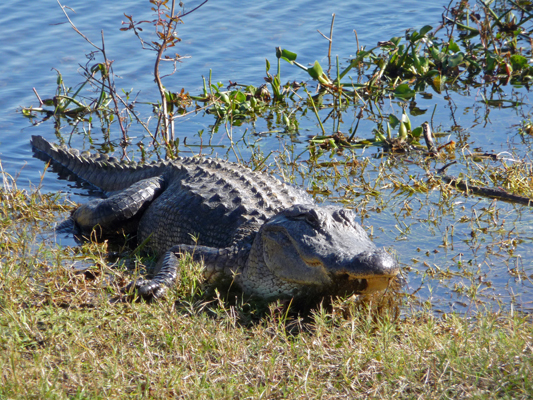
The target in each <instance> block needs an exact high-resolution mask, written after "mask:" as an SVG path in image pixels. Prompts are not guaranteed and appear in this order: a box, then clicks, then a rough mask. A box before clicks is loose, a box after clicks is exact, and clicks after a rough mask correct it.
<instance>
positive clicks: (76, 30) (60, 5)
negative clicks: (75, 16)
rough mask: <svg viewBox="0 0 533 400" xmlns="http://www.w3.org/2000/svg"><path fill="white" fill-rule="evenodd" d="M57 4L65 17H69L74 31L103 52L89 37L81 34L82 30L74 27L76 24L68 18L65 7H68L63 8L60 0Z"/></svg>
mask: <svg viewBox="0 0 533 400" xmlns="http://www.w3.org/2000/svg"><path fill="white" fill-rule="evenodd" d="M57 4H59V7H61V10H62V11H63V13H64V14H65V17H67V19H68V22H69V23H70V26H71V27H72V29H74V31H75V32H76V33H77V34H78V35H80V36H81V37H82V38H84V39H85V40H86V41H87V42H88V43H89V44H90V45H91V46H93V47H94V48H96V49H98V50H100V51H102V49H101V48H99V47H98V46H97V45H95V44H94V43H93V42H91V41H90V40H89V38H88V37H87V36H85V35H84V34H83V33H81V32H80V30H79V29H78V28H76V25H74V22H72V21H71V20H70V18H69V16H68V14H67V12H66V11H65V7H66V6H63V5H62V4H61V3H60V2H59V0H57Z"/></svg>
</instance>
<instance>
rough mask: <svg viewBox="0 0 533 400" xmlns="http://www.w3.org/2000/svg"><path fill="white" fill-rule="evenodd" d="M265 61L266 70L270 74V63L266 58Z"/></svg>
mask: <svg viewBox="0 0 533 400" xmlns="http://www.w3.org/2000/svg"><path fill="white" fill-rule="evenodd" d="M265 61H266V70H267V72H268V71H270V62H269V61H268V59H266V58H265Z"/></svg>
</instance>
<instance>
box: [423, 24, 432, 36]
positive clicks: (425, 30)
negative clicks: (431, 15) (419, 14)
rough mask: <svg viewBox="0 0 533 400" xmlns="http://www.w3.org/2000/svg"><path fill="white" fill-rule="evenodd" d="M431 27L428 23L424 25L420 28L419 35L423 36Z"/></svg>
mask: <svg viewBox="0 0 533 400" xmlns="http://www.w3.org/2000/svg"><path fill="white" fill-rule="evenodd" d="M432 29H433V27H432V26H430V25H426V26H424V27H423V28H422V29H420V35H421V36H424V35H425V34H426V33H428V32H429V31H430V30H432Z"/></svg>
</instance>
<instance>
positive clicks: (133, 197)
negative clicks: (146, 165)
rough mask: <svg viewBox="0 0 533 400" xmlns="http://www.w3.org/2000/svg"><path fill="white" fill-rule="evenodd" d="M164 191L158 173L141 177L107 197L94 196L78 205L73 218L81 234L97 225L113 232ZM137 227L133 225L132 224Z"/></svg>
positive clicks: (163, 185) (138, 214)
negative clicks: (95, 197)
mask: <svg viewBox="0 0 533 400" xmlns="http://www.w3.org/2000/svg"><path fill="white" fill-rule="evenodd" d="M164 190H165V180H164V178H163V177H161V176H157V177H153V178H148V179H143V180H141V181H139V182H136V183H134V184H133V185H131V186H130V187H129V188H127V189H125V190H123V191H121V192H120V193H117V194H114V195H112V196H110V197H109V198H107V199H96V200H92V201H90V202H88V203H86V204H83V205H81V206H80V207H78V208H77V209H76V210H75V211H74V212H73V213H72V217H71V218H72V220H73V221H74V223H75V224H76V225H77V227H78V228H80V230H81V231H82V232H83V233H89V232H91V231H92V230H93V229H94V228H95V227H99V228H100V229H101V231H102V232H103V233H111V232H116V231H118V230H119V229H120V228H122V227H123V226H125V225H127V223H128V222H129V221H131V220H133V219H134V218H135V217H138V216H140V214H141V213H142V212H144V210H145V209H146V208H147V207H148V206H149V205H150V203H151V202H152V201H153V200H154V199H155V198H156V197H157V196H159V195H160V194H161V193H162V192H163V191H164ZM133 228H134V229H135V230H136V227H133Z"/></svg>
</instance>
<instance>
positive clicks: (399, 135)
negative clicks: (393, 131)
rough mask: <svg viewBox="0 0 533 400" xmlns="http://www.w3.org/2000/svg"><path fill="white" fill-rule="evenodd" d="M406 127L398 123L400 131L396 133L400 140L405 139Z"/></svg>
mask: <svg viewBox="0 0 533 400" xmlns="http://www.w3.org/2000/svg"><path fill="white" fill-rule="evenodd" d="M407 132H408V130H407V125H406V124H405V123H403V122H400V131H399V132H398V137H399V138H400V139H401V140H405V139H407Z"/></svg>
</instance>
